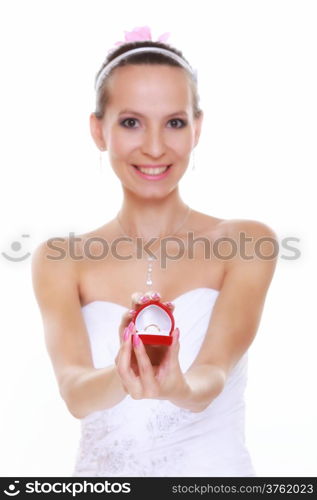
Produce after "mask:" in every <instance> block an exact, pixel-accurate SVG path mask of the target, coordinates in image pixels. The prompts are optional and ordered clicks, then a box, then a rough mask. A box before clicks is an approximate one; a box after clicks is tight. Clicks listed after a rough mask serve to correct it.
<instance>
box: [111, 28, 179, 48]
mask: <svg viewBox="0 0 317 500" xmlns="http://www.w3.org/2000/svg"><path fill="white" fill-rule="evenodd" d="M124 33H125V35H124V41H123V42H121V41H119V42H116V43H115V46H119V45H122V44H124V43H127V42H143V41H146V40H151V41H152V35H151V29H150V27H149V26H140V27H136V28H133V30H132V31H125V32H124ZM169 36H170V33H168V32H166V33H163V34H162V35H160V36H159V37H158V39H157V40H155V41H157V42H165V41H166V40H167V39H168V37H169Z"/></svg>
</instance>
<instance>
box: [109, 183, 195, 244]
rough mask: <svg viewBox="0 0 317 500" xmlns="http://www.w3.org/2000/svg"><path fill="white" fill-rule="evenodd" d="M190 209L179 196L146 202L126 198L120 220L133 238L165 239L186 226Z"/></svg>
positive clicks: (120, 212) (119, 213)
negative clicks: (182, 224) (178, 228)
mask: <svg viewBox="0 0 317 500" xmlns="http://www.w3.org/2000/svg"><path fill="white" fill-rule="evenodd" d="M188 210H189V207H188V205H187V204H186V203H184V201H183V200H182V199H181V198H180V196H179V194H178V193H177V194H176V195H175V194H174V195H170V196H168V197H166V198H165V199H162V198H160V199H158V200H153V199H151V200H145V199H144V198H143V199H136V198H132V197H130V196H125V198H124V201H123V204H122V206H121V209H120V210H119V212H118V219H119V222H120V223H121V225H122V226H123V229H124V230H125V232H126V233H127V234H128V235H129V236H132V237H134V236H135V237H136V236H139V237H143V238H144V239H146V240H149V239H151V238H163V237H164V236H169V235H171V234H173V233H174V231H177V227H178V226H179V225H180V224H181V223H182V221H183V220H184V218H185V217H186V220H185V221H184V226H182V227H181V228H180V230H183V228H184V227H185V225H186V221H187V215H188Z"/></svg>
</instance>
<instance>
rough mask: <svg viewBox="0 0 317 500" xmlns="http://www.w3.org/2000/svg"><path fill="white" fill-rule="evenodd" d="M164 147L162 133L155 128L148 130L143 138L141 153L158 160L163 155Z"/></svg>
mask: <svg viewBox="0 0 317 500" xmlns="http://www.w3.org/2000/svg"><path fill="white" fill-rule="evenodd" d="M165 150H166V145H165V141H164V137H163V132H162V131H161V130H159V129H157V128H154V127H152V128H149V129H148V130H147V131H146V132H145V133H144V136H143V141H142V152H143V153H144V154H147V155H150V156H153V157H155V158H159V157H160V156H162V155H163V154H164V153H165Z"/></svg>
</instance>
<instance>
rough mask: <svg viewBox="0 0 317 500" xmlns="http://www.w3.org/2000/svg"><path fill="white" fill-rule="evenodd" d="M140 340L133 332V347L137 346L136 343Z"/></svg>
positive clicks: (138, 343)
mask: <svg viewBox="0 0 317 500" xmlns="http://www.w3.org/2000/svg"><path fill="white" fill-rule="evenodd" d="M140 342H141V340H140V337H139V335H138V334H137V333H135V334H134V335H133V345H134V346H135V347H137V346H138V345H140Z"/></svg>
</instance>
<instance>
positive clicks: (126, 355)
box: [117, 328, 142, 396]
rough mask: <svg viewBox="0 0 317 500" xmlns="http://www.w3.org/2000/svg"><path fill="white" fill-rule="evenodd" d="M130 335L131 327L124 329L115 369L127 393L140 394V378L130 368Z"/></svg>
mask: <svg viewBox="0 0 317 500" xmlns="http://www.w3.org/2000/svg"><path fill="white" fill-rule="evenodd" d="M131 352H132V336H131V328H126V329H125V335H124V339H123V343H122V346H121V348H120V353H119V355H118V360H117V371H118V373H119V375H120V378H121V380H122V383H123V385H124V387H125V388H126V390H127V391H128V393H129V394H130V395H131V396H132V395H133V396H141V395H142V386H141V383H140V378H139V377H137V376H136V375H135V373H134V371H133V370H132V368H131V364H130V361H131Z"/></svg>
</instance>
